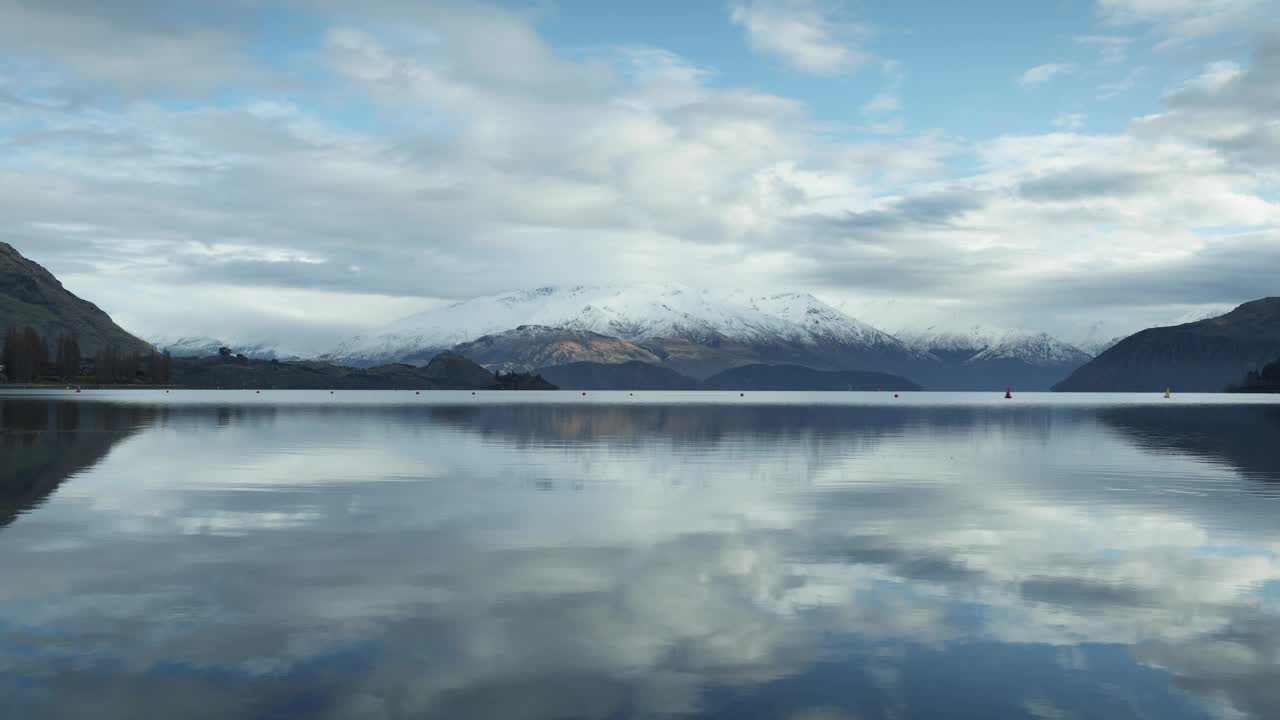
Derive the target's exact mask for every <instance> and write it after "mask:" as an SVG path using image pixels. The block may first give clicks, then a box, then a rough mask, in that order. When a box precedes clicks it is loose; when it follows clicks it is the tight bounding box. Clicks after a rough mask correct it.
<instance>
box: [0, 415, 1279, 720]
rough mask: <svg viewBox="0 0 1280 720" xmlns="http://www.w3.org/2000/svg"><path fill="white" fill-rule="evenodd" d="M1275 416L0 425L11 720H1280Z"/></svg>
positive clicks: (3, 680) (145, 419)
mask: <svg viewBox="0 0 1280 720" xmlns="http://www.w3.org/2000/svg"><path fill="white" fill-rule="evenodd" d="M1277 439H1280V405H1278V404H1276V402H1275V400H1273V399H1272V398H1267V397H1265V396H1209V395H1204V396H1192V395H1186V396H1175V398H1174V399H1173V400H1171V401H1166V400H1163V399H1162V398H1159V397H1148V396H1119V395H1107V396H1090V395H1036V394H1028V395H1019V396H1018V397H1016V398H1015V399H1014V400H1012V401H1005V400H1003V398H1001V397H999V395H994V396H993V395H988V394H982V395H971V394H962V393H951V394H931V393H904V394H902V396H901V397H899V398H894V397H893V396H892V394H889V393H816V394H783V393H779V394H773V393H748V394H747V395H746V396H744V397H739V396H738V394H737V393H635V394H634V395H631V394H628V393H591V394H589V395H588V396H585V397H584V396H582V395H581V394H579V393H530V392H526V393H497V392H486V393H479V394H477V395H474V396H472V395H471V394H470V393H438V392H433V393H428V392H424V393H422V394H421V395H415V394H413V393H405V392H389V393H352V392H347V393H344V392H339V393H336V394H333V395H330V394H329V393H328V392H322V393H310V392H294V393H291V392H264V393H262V394H261V395H258V394H256V393H253V392H252V391H250V392H222V393H219V392H191V391H182V392H177V391H175V392H173V393H163V392H157V391H138V392H90V393H84V394H81V395H73V394H68V393H63V392H46V393H26V394H14V393H10V394H0V717H6V718H8V717H13V718H55V719H56V718H95V719H97V718H121V719H124V718H130V719H132V718H140V717H145V718H219V719H221V718H263V719H266V718H335V719H336V718H356V719H365V718H368V719H370V720H372V719H383V718H387V719H392V718H394V719H399V718H512V719H516V720H521V719H527V720H543V719H545V720H552V719H562V718H670V717H697V718H782V719H784V720H837V719H854V718H856V719H859V720H869V719H871V718H894V719H903V718H935V717H967V718H1044V719H1057V718H1095V717H1106V718H1274V717H1280V451H1278V450H1277V447H1280V446H1278V444H1277Z"/></svg>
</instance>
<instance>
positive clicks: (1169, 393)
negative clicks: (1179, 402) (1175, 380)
mask: <svg viewBox="0 0 1280 720" xmlns="http://www.w3.org/2000/svg"><path fill="white" fill-rule="evenodd" d="M1171 397H1173V393H1172V392H1170V391H1169V388H1165V389H1164V399H1165V400H1168V399H1169V398H1171Z"/></svg>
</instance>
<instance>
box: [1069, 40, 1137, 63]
mask: <svg viewBox="0 0 1280 720" xmlns="http://www.w3.org/2000/svg"><path fill="white" fill-rule="evenodd" d="M1075 41H1076V43H1078V44H1080V45H1084V46H1086V47H1093V48H1097V50H1098V62H1099V63H1100V64H1102V65H1120V64H1122V63H1124V62H1126V61H1127V60H1128V59H1129V55H1128V52H1129V46H1130V45H1131V44H1133V38H1131V37H1125V36H1122V35H1077V36H1076V37H1075Z"/></svg>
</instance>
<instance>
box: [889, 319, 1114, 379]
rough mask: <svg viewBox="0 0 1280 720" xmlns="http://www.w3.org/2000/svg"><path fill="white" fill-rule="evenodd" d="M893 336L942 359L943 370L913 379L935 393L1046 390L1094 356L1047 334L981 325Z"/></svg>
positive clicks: (930, 327)
mask: <svg viewBox="0 0 1280 720" xmlns="http://www.w3.org/2000/svg"><path fill="white" fill-rule="evenodd" d="M897 336H898V337H899V338H901V339H902V340H904V341H906V342H909V343H911V344H912V345H915V346H916V347H918V348H920V349H921V350H927V351H929V352H930V353H932V354H933V355H935V356H937V357H939V358H941V359H942V360H943V362H944V363H945V366H944V367H943V368H941V369H939V370H936V371H930V370H925V371H924V372H923V373H922V374H921V375H920V376H919V378H917V380H918V381H919V382H922V383H924V384H925V385H926V386H927V387H929V388H931V389H938V390H992V389H998V388H1003V387H1018V388H1021V389H1024V390H1047V389H1048V388H1049V387H1050V386H1052V385H1053V384H1054V383H1055V382H1057V381H1059V380H1061V379H1062V378H1064V377H1066V376H1067V375H1069V374H1070V373H1071V372H1072V371H1073V370H1075V369H1076V368H1077V367H1079V366H1081V365H1083V364H1084V363H1086V362H1088V361H1089V359H1090V358H1091V357H1092V355H1091V354H1089V353H1087V352H1085V351H1084V350H1081V349H1080V348H1078V347H1076V346H1074V345H1072V344H1070V343H1067V342H1064V341H1062V340H1059V339H1058V338H1055V337H1053V336H1051V335H1049V334H1047V333H1043V332H1034V331H1027V330H1003V329H997V328H991V327H985V326H982V325H974V326H971V327H968V328H963V329H951V328H949V327H946V326H942V325H932V326H929V327H926V328H923V329H919V330H916V329H904V330H901V331H899V332H898V333H897Z"/></svg>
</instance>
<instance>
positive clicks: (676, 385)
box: [538, 360, 698, 390]
mask: <svg viewBox="0 0 1280 720" xmlns="http://www.w3.org/2000/svg"><path fill="white" fill-rule="evenodd" d="M538 374H539V375H541V376H542V377H544V378H546V379H547V381H548V382H551V383H554V384H555V385H556V386H557V387H560V388H563V389H565V390H696V389H697V388H698V381H697V380H694V379H693V378H691V377H687V376H685V375H681V374H680V373H678V372H676V371H675V370H672V369H671V368H666V367H659V366H657V365H651V364H649V363H644V362H640V361H638V360H633V361H630V362H623V363H596V362H574V363H566V364H564V365H554V366H552V367H545V368H542V369H540V370H538Z"/></svg>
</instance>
